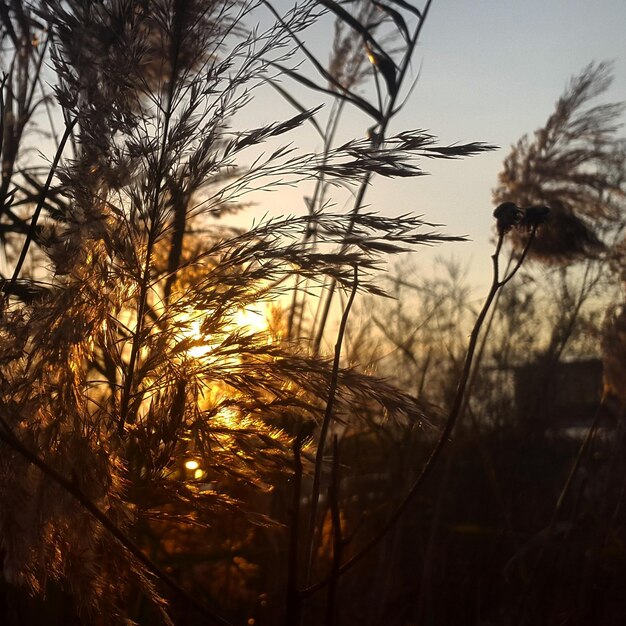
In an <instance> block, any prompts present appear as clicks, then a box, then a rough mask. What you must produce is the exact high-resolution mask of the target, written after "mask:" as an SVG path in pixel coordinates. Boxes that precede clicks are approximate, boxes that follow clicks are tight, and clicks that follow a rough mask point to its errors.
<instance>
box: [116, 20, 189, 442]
mask: <svg viewBox="0 0 626 626" xmlns="http://www.w3.org/2000/svg"><path fill="white" fill-rule="evenodd" d="M176 18H177V19H176V25H175V32H174V41H173V44H174V45H173V49H172V54H171V70H170V71H171V76H170V80H169V81H168V82H169V85H168V89H167V94H166V98H167V100H166V106H165V109H164V110H163V115H164V119H163V131H162V136H161V145H160V154H159V161H158V165H157V180H156V185H155V188H154V196H153V198H152V206H151V208H150V212H149V213H148V219H149V220H150V225H149V228H148V241H147V242H146V258H145V261H144V266H143V272H142V277H141V284H140V287H139V303H138V306H137V322H136V326H135V332H134V333H133V342H132V346H131V351H130V358H129V361H128V370H127V373H126V378H125V380H124V390H123V392H122V399H121V402H120V419H119V422H118V432H119V434H120V435H122V434H123V433H124V426H125V424H126V421H127V420H128V417H129V414H128V411H129V407H130V398H131V395H132V390H133V383H134V378H135V369H136V366H137V359H138V357H139V351H140V348H141V343H142V340H143V330H144V329H143V322H144V316H145V313H146V307H147V304H148V290H149V288H150V275H151V273H152V272H151V270H152V252H153V248H154V243H155V239H156V231H157V225H158V222H159V220H158V219H157V212H158V208H159V198H160V195H161V189H162V186H163V180H164V178H165V171H164V170H165V157H166V154H167V152H166V151H167V143H168V136H169V129H170V122H171V119H172V115H173V113H174V93H175V90H176V82H177V81H176V76H177V71H178V64H179V55H180V38H181V34H182V17H181V16H180V14H179V13H177V14H176Z"/></svg>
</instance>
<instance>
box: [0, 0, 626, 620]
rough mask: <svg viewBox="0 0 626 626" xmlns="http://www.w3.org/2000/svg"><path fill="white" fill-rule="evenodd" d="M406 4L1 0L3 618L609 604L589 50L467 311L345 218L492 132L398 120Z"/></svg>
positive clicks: (394, 614)
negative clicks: (242, 215) (376, 190)
mask: <svg viewBox="0 0 626 626" xmlns="http://www.w3.org/2000/svg"><path fill="white" fill-rule="evenodd" d="M430 4H431V2H430V0H428V1H427V2H425V3H423V5H421V6H417V5H415V4H414V3H412V2H404V1H400V0H386V1H381V2H370V1H369V0H356V1H352V2H348V1H346V2H334V1H332V0H330V1H324V2H320V1H318V2H309V1H304V2H302V3H300V4H298V5H297V6H293V7H288V10H285V6H284V4H280V3H278V2H277V3H276V4H272V3H271V2H268V1H267V0H260V1H259V2H246V1H243V2H238V1H236V0H216V1H213V0H209V1H199V0H198V1H194V0H150V1H148V0H134V1H129V0H104V1H102V2H85V1H82V0H63V1H61V0H58V1H57V0H42V1H41V2H39V1H36V0H33V1H32V2H21V1H19V0H16V1H12V2H2V3H0V26H1V48H2V51H1V55H2V56H1V62H2V70H3V72H4V74H3V77H2V84H1V88H2V89H1V96H2V98H1V100H0V112H1V117H0V122H1V129H0V139H1V142H2V143H1V149H2V173H1V180H0V210H1V215H0V238H1V242H0V243H1V252H2V257H1V258H0V274H1V276H0V316H1V324H0V334H1V337H0V555H1V557H2V561H1V577H0V623H1V624H7V625H11V626H26V625H28V626H32V625H35V626H36V625H38V624H41V625H46V626H48V625H50V626H56V625H59V626H61V625H63V626H66V625H68V626H69V625H83V624H85V625H87V624H94V625H100V624H101V625H109V624H129V623H138V624H142V625H151V624H157V623H173V624H175V625H176V626H183V625H187V626H194V625H196V624H247V625H276V624H284V625H285V626H297V625H303V626H304V625H318V624H325V625H328V626H330V625H339V624H343V625H346V626H347V625H352V624H355V625H356V624H359V625H371V626H378V625H398V626H401V625H402V626H410V625H418V624H419V625H420V626H422V625H431V624H432V625H442V626H443V625H445V626H448V625H449V626H453V625H454V626H459V625H463V624H472V625H473V624H476V625H483V626H488V625H498V626H500V625H509V624H510V625H526V624H528V625H531V624H532V625H533V626H534V625H542V624H545V625H550V626H552V625H554V626H556V625H565V624H567V625H580V626H583V625H585V626H589V625H593V624H598V625H600V624H601V625H603V626H613V625H615V626H617V625H619V624H623V623H624V615H626V597H625V596H624V593H623V588H624V585H625V584H626V548H625V544H624V542H625V541H626V536H625V530H624V529H625V528H626V524H625V521H626V520H625V517H626V512H625V510H624V505H625V503H624V497H625V492H626V478H625V476H626V467H625V465H626V455H625V454H624V453H625V452H626V450H625V448H626V438H625V436H626V433H625V432H624V419H623V418H624V415H623V406H624V402H625V401H626V387H625V386H624V380H626V378H625V376H624V371H625V364H626V330H625V321H624V320H625V319H626V318H625V312H624V308H623V292H622V289H623V280H624V273H625V261H624V258H625V257H624V243H623V242H624V231H623V226H624V215H625V213H624V208H625V207H624V175H625V172H626V169H625V165H626V145H625V143H624V141H623V140H621V139H619V137H618V135H617V130H618V122H619V119H620V116H621V115H622V114H623V108H622V106H621V105H618V104H605V103H603V102H602V96H603V94H604V92H605V91H606V88H607V87H608V85H609V83H610V75H611V72H610V66H607V65H605V64H592V65H590V66H589V67H587V68H585V69H584V70H583V71H582V72H581V74H580V75H579V76H577V77H575V78H573V79H572V80H571V82H570V84H569V85H568V87H567V89H566V91H565V93H564V94H563V95H562V96H561V98H560V99H559V100H558V102H557V106H556V109H555V111H554V113H553V114H552V115H551V116H550V117H549V119H548V121H547V123H546V125H545V126H544V127H543V128H541V129H539V130H538V131H536V132H535V134H534V135H532V136H528V137H525V138H523V139H522V140H520V142H519V143H518V144H517V145H516V146H514V147H513V148H512V150H511V153H510V154H509V156H508V157H507V158H506V160H505V162H504V165H503V169H502V172H501V174H500V179H499V182H498V186H497V187H496V189H495V190H494V206H496V207H497V208H496V209H495V211H494V229H493V237H494V252H493V256H492V260H493V276H492V277H491V282H490V287H489V288H488V290H487V292H486V293H485V295H484V297H482V298H481V299H480V300H479V301H478V303H477V302H476V299H475V296H474V295H473V294H472V293H471V290H470V289H469V287H468V286H467V284H466V283H465V280H464V276H463V273H462V272H461V270H460V269H459V267H457V266H455V265H454V264H448V265H447V266H446V267H444V268H440V270H439V271H437V272H428V273H424V271H423V270H421V271H416V270H414V269H412V267H413V266H412V264H411V261H410V260H409V261H407V260H406V255H404V254H403V255H402V256H397V255H399V254H400V253H404V252H407V251H410V250H412V249H414V248H417V247H419V246H420V245H422V244H445V243H446V242H448V241H458V240H460V239H462V237H456V236H453V235H447V234H445V233H443V232H440V230H439V228H440V227H438V226H436V225H434V224H430V223H428V222H427V221H425V220H426V219H428V216H425V217H418V216H414V215H411V214H409V213H407V214H403V215H401V216H395V217H393V218H386V217H384V216H383V214H382V213H378V212H372V210H371V209H369V208H367V193H368V189H369V188H370V187H371V185H372V184H391V185H393V179H394V178H397V177H418V176H420V175H422V174H423V173H424V171H423V170H422V165H423V162H424V161H426V160H428V159H433V158H439V159H453V158H461V157H470V156H474V155H477V154H479V153H481V152H484V151H486V150H490V149H493V147H492V146H489V145H486V144H483V143H480V142H475V143H469V144H454V145H453V146H443V145H440V144H439V143H438V141H437V139H436V137H434V136H433V135H431V134H430V133H427V132H425V131H420V130H414V129H409V130H400V131H398V130H397V129H394V122H395V116H396V114H397V112H398V111H399V110H400V109H401V108H402V106H403V102H404V98H405V97H406V95H407V94H408V93H409V91H410V88H411V84H410V82H411V74H410V70H411V60H412V58H413V55H414V51H415V48H416V45H417V42H418V39H419V35H420V32H421V29H422V27H423V26H424V24H425V23H426V20H427V16H428V11H429V8H430ZM320 28H322V29H323V28H334V40H333V43H332V49H331V50H323V51H321V52H320V50H319V49H318V47H317V46H316V45H314V44H313V43H310V42H311V41H313V42H314V41H316V38H315V37H312V38H311V37H309V33H310V32H316V31H315V29H320ZM317 40H318V41H319V38H318V39H317ZM329 52H330V61H329V62H326V61H325V59H326V56H327V55H328V53H329ZM264 102H273V103H280V106H282V107H284V110H285V111H288V113H287V114H286V115H285V117H284V118H281V119H278V120H277V119H273V118H272V117H271V114H272V112H273V109H274V106H271V107H268V106H265V105H264V104H262V103H264ZM321 104H325V107H323V108H321V107H320V105H321ZM280 106H278V105H277V107H276V108H277V109H278V108H280ZM251 111H252V113H250V112H251ZM348 115H349V116H351V117H350V118H349V119H350V120H352V121H354V120H355V119H357V120H360V122H362V127H363V136H364V137H367V138H366V139H362V138H359V139H346V138H345V137H344V121H345V120H346V116H348ZM268 116H269V117H268ZM250 119H253V120H254V122H253V123H252V124H251V123H250V122H249V120H250ZM303 145H305V146H306V145H318V146H321V149H320V150H319V151H315V150H312V151H310V152H307V150H306V149H301V148H300V147H298V146H303ZM385 180H386V181H387V182H386V183H384V181H385ZM415 184H416V185H418V182H417V181H416V182H415ZM293 186H301V188H302V192H303V198H304V207H305V209H304V211H301V210H300V209H299V207H293V212H294V214H296V215H297V216H295V217H294V216H290V215H289V214H288V213H289V211H284V216H282V217H275V218H271V217H264V218H261V217H258V218H257V219H256V221H255V222H254V224H253V226H251V227H250V228H242V227H237V226H233V224H238V223H239V224H240V223H241V221H239V222H237V221H236V220H235V221H233V219H234V216H235V215H236V214H237V213H238V212H239V211H241V210H243V209H246V208H250V207H249V203H250V202H255V203H258V204H259V205H260V206H257V207H256V208H254V210H258V211H259V213H258V215H259V216H261V215H264V214H265V210H266V208H269V209H271V210H272V211H273V213H272V214H276V205H277V206H280V205H282V204H283V203H284V202H285V200H284V199H281V198H283V197H284V196H282V195H281V194H282V193H283V192H284V190H285V189H286V188H287V187H289V188H291V187H293ZM391 188H393V187H391ZM346 190H347V191H348V193H347V194H346V193H345V192H346ZM260 192H266V193H264V194H261V193H260ZM268 192H269V193H268ZM342 194H343V195H342ZM346 195H347V197H348V198H349V200H350V203H351V204H350V205H349V208H348V209H347V211H345V212H344V211H338V210H336V209H335V207H336V206H340V204H338V201H337V199H338V198H344V197H346ZM386 208H387V207H380V209H381V211H384V210H385V209H386ZM393 208H396V207H393ZM486 210H487V208H486ZM393 255H396V258H398V259H401V260H400V261H397V262H396V263H395V265H393V264H392V265H390V267H393V268H395V269H393V270H392V271H390V272H388V273H387V274H385V275H384V277H381V276H380V274H377V270H379V269H381V268H382V267H384V263H385V260H386V259H387V258H388V257H389V256H393ZM385 295H387V296H391V298H389V297H387V298H385V297H383V296H385Z"/></svg>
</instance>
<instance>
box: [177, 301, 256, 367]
mask: <svg viewBox="0 0 626 626" xmlns="http://www.w3.org/2000/svg"><path fill="white" fill-rule="evenodd" d="M202 322H203V318H202V317H195V318H190V319H188V320H187V321H186V322H185V324H184V326H186V328H184V329H183V330H182V331H181V335H182V337H183V338H186V339H188V340H191V341H193V342H194V343H195V344H196V345H193V346H191V347H190V348H188V349H187V350H186V354H187V355H188V356H190V357H193V358H195V359H201V358H202V357H206V356H207V355H209V354H210V352H211V351H212V350H213V348H214V347H215V343H213V342H212V341H211V337H210V336H207V335H205V334H204V333H203V332H202ZM233 330H239V331H240V332H243V333H244V334H255V333H261V332H264V331H266V330H267V317H266V310H265V306H264V305H253V306H249V307H246V308H245V309H239V310H238V311H237V312H236V313H235V314H234V315H233V316H232V322H231V323H230V324H227V325H226V326H225V328H224V331H225V332H232V331H233Z"/></svg>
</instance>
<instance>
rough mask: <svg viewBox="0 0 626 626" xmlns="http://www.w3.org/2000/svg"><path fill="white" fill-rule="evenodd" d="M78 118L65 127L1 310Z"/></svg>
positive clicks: (24, 256) (33, 232) (6, 289)
mask: <svg viewBox="0 0 626 626" xmlns="http://www.w3.org/2000/svg"><path fill="white" fill-rule="evenodd" d="M77 121H78V118H76V117H75V118H74V119H73V120H71V121H70V122H69V123H68V124H66V126H65V132H64V133H63V137H61V143H60V144H59V147H58V148H57V151H56V154H55V155H54V160H53V161H52V165H51V166H50V171H49V172H48V177H47V178H46V182H45V184H44V186H43V188H42V190H41V195H40V196H39V202H38V203H37V206H36V208H35V212H34V213H33V216H32V218H31V220H30V226H29V227H28V232H27V233H26V241H24V245H23V246H22V250H21V252H20V256H19V258H18V260H17V264H16V265H15V269H14V270H13V275H12V276H11V280H10V282H9V283H8V285H6V286H5V288H4V295H3V298H2V301H1V303H0V309H2V308H4V304H5V303H6V299H7V297H8V294H10V293H11V291H12V289H13V287H15V283H16V282H17V279H18V277H19V275H20V272H21V271H22V266H23V265H24V261H25V260H26V255H27V254H28V249H29V248H30V244H31V243H32V241H33V239H34V238H35V234H36V232H37V222H38V221H39V216H40V215H41V210H42V209H43V206H44V204H45V201H46V196H47V194H48V191H49V190H50V185H51V184H52V179H53V178H54V175H55V174H56V171H57V168H58V166H59V161H60V160H61V155H62V154H63V149H64V148H65V144H66V143H67V140H68V139H69V137H70V135H71V134H72V129H73V128H74V126H75V125H76V122H77Z"/></svg>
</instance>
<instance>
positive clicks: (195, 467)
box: [185, 459, 202, 472]
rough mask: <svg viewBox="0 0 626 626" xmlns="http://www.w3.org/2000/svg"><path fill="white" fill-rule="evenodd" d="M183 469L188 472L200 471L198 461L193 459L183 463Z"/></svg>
mask: <svg viewBox="0 0 626 626" xmlns="http://www.w3.org/2000/svg"><path fill="white" fill-rule="evenodd" d="M185 467H186V468H187V469H188V470H191V471H194V470H195V471H196V472H197V471H198V470H199V469H200V463H198V461H196V460H195V459H189V460H188V461H185ZM200 471H202V470H200Z"/></svg>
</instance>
